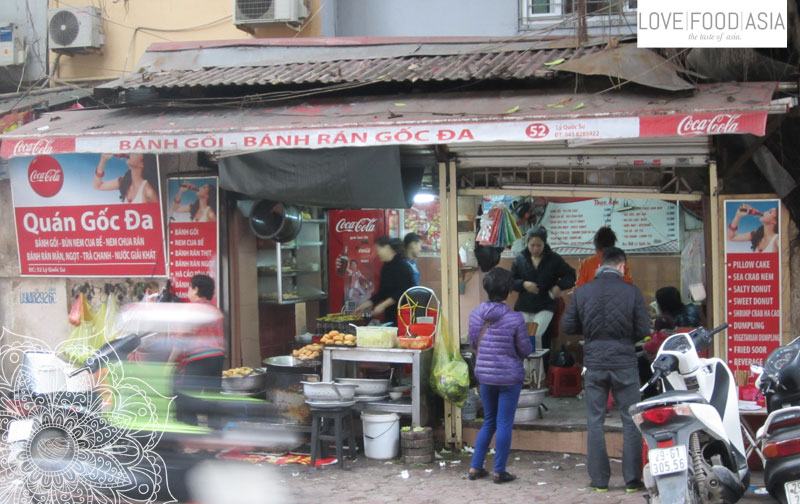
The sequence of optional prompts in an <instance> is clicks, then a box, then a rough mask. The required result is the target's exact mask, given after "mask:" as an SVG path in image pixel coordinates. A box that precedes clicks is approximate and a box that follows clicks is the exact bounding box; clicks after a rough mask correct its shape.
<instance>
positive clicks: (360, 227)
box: [336, 217, 378, 233]
mask: <svg viewBox="0 0 800 504" xmlns="http://www.w3.org/2000/svg"><path fill="white" fill-rule="evenodd" d="M377 221H378V219H369V218H366V217H364V218H363V219H359V220H357V221H349V220H347V219H339V222H337V223H336V232H337V233H342V232H345V233H372V232H373V231H375V223H376V222H377Z"/></svg>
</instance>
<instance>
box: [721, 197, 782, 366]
mask: <svg viewBox="0 0 800 504" xmlns="http://www.w3.org/2000/svg"><path fill="white" fill-rule="evenodd" d="M725 223H726V228H725V235H726V236H725V294H726V316H727V321H728V331H727V335H728V336H727V337H728V365H729V366H730V368H731V369H733V370H737V369H738V370H745V371H748V372H749V367H750V364H763V363H764V359H766V357H767V355H769V353H770V352H772V351H773V350H774V349H775V348H777V347H778V346H780V344H781V333H782V326H781V321H782V317H781V301H782V299H781V237H780V232H779V230H780V200H777V199H775V200H726V201H725Z"/></svg>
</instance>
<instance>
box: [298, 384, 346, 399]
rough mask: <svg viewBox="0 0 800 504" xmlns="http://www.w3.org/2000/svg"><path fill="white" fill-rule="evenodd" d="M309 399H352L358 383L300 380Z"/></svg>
mask: <svg viewBox="0 0 800 504" xmlns="http://www.w3.org/2000/svg"><path fill="white" fill-rule="evenodd" d="M300 383H302V384H303V394H305V396H306V399H308V400H309V401H352V400H353V397H354V396H355V394H356V389H357V388H358V385H346V384H344V383H335V382H307V381H303V382H300Z"/></svg>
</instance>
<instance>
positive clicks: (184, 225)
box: [167, 177, 219, 306]
mask: <svg viewBox="0 0 800 504" xmlns="http://www.w3.org/2000/svg"><path fill="white" fill-rule="evenodd" d="M167 191H168V195H169V199H168V200H167V201H168V202H169V206H168V207H167V215H168V216H169V218H168V220H169V223H168V231H169V277H170V279H171V280H172V286H173V288H174V291H175V294H177V295H178V297H180V298H182V299H184V300H187V301H188V298H187V291H188V289H189V286H190V282H191V280H192V277H193V276H195V275H208V276H210V277H211V278H213V279H214V284H215V286H216V287H217V288H216V289H215V290H214V298H213V299H212V301H213V302H215V303H217V306H219V298H218V296H217V291H218V290H219V254H218V251H219V227H218V224H217V213H218V212H219V204H218V200H219V198H218V196H219V183H218V177H183V178H169V179H167Z"/></svg>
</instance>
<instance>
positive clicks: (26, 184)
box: [10, 154, 166, 277]
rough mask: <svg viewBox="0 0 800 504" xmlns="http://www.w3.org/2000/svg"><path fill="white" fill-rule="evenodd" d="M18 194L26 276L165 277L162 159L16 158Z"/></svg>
mask: <svg viewBox="0 0 800 504" xmlns="http://www.w3.org/2000/svg"><path fill="white" fill-rule="evenodd" d="M10 173H11V194H12V198H13V200H14V222H15V225H16V229H17V249H18V251H19V264H20V274H21V275H22V276H56V277H65V276H85V277H129V276H139V277H154V276H165V275H166V266H165V261H164V231H163V229H164V227H163V222H162V218H161V203H160V197H159V193H160V184H159V176H158V159H157V158H156V156H154V155H143V154H131V155H130V156H128V155H124V156H111V155H108V154H102V155H101V154H58V155H52V156H50V155H39V156H32V157H20V158H14V159H12V160H11V162H10Z"/></svg>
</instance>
